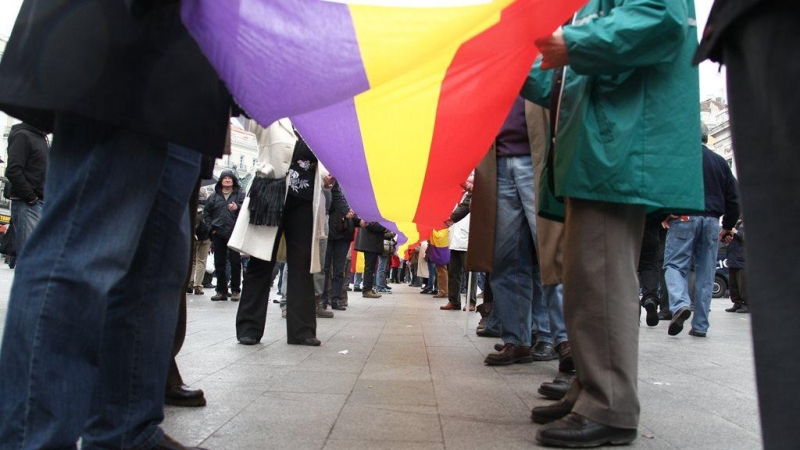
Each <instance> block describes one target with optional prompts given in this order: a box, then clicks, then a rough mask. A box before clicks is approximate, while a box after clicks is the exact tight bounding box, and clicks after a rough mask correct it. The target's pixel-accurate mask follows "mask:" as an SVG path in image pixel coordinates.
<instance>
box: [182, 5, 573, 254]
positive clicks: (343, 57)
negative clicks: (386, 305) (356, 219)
mask: <svg viewBox="0 0 800 450" xmlns="http://www.w3.org/2000/svg"><path fill="white" fill-rule="evenodd" d="M585 1H586V0H494V1H491V0H427V1H426V0H224V1H223V0H183V2H182V5H183V21H184V23H185V24H186V26H187V28H188V29H189V31H190V33H191V34H192V35H193V36H194V38H195V39H196V40H197V42H198V43H199V44H200V46H201V48H202V49H203V51H204V52H205V54H206V55H207V56H208V58H209V60H210V61H211V63H212V64H213V65H214V66H215V67H216V69H217V71H218V72H219V74H220V76H221V78H222V79H223V80H224V81H225V82H226V84H227V85H228V88H229V89H230V91H231V93H232V94H233V96H234V97H235V98H236V100H237V102H239V104H240V105H241V106H242V107H243V108H244V109H245V111H247V113H248V114H249V115H250V116H251V117H252V118H254V119H256V120H257V121H258V122H259V123H261V124H262V125H264V126H267V125H269V124H271V123H272V122H274V121H276V120H278V119H280V118H283V117H291V119H292V121H293V122H294V124H295V126H296V127H297V128H298V130H299V131H300V133H301V134H302V135H303V137H304V138H305V139H306V141H307V142H308V143H309V146H310V147H311V148H312V149H313V151H314V153H315V154H316V155H317V157H318V158H319V159H320V161H322V163H323V164H324V165H325V166H326V167H327V168H328V169H329V170H330V172H331V174H332V175H334V176H335V177H336V178H337V179H338V180H339V182H340V183H341V185H342V187H343V188H344V190H345V192H346V194H347V197H348V200H349V201H350V204H351V206H352V207H353V209H354V210H355V211H356V212H357V213H358V214H359V216H361V217H362V218H365V219H366V220H379V221H381V222H383V223H384V225H386V226H388V227H389V228H391V229H393V230H395V231H398V232H400V233H402V234H403V235H405V237H406V238H408V240H409V241H410V242H412V243H413V242H415V241H416V240H417V239H418V238H419V237H420V232H423V233H424V230H429V229H430V228H431V227H436V228H440V227H441V225H442V222H443V221H444V220H446V219H447V218H448V217H449V214H450V212H451V210H452V208H453V207H454V206H455V204H456V203H457V201H458V199H459V197H460V195H461V189H460V184H461V183H462V182H463V181H464V180H465V179H466V178H467V176H468V175H469V173H470V171H471V170H472V169H473V168H474V167H475V166H476V165H477V163H478V162H479V161H480V160H481V158H482V157H483V156H484V155H485V153H486V151H487V150H488V149H489V147H490V145H491V143H492V141H493V139H494V137H495V135H496V134H497V132H498V130H499V129H500V127H501V125H502V123H503V121H504V119H505V117H506V115H507V114H508V112H509V110H510V109H511V106H512V104H513V102H514V99H515V98H516V96H517V95H518V94H519V90H520V88H521V87H522V84H523V82H524V80H525V77H526V75H527V73H528V71H529V69H530V67H531V65H532V63H533V60H534V59H535V57H536V54H537V52H536V47H535V46H534V40H535V39H536V38H538V37H541V36H545V35H547V34H549V33H551V32H553V30H555V29H556V28H557V27H558V26H559V25H560V24H562V23H564V22H565V21H566V20H567V19H568V18H569V17H570V16H571V15H572V14H573V13H574V12H575V11H576V10H577V9H578V8H579V7H580V6H581V5H582V4H583V3H585Z"/></svg>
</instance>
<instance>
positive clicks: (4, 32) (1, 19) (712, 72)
mask: <svg viewBox="0 0 800 450" xmlns="http://www.w3.org/2000/svg"><path fill="white" fill-rule="evenodd" d="M338 1H342V0H338ZM712 3H713V0H695V6H696V8H697V23H698V34H701V33H702V31H703V28H705V25H706V21H707V20H708V11H709V10H710V9H711V4H712ZM20 5H22V0H0V36H3V37H6V38H7V37H8V36H9V35H10V34H11V28H12V27H13V26H14V20H15V19H16V17H17V14H18V13H19V7H20ZM711 97H722V98H727V95H726V92H725V72H724V70H723V72H721V73H720V72H718V67H717V65H716V64H712V63H709V62H704V63H703V64H701V65H700V99H701V100H705V99H707V98H711Z"/></svg>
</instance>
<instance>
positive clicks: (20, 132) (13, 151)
mask: <svg viewBox="0 0 800 450" xmlns="http://www.w3.org/2000/svg"><path fill="white" fill-rule="evenodd" d="M49 151H50V148H49V147H48V146H47V139H46V138H45V136H44V134H42V132H41V131H39V130H37V129H36V128H34V127H32V126H30V125H28V124H24V123H20V124H17V125H14V126H13V127H11V132H10V133H9V134H8V166H6V178H8V182H9V185H8V186H6V188H5V192H4V194H5V195H6V197H8V198H10V199H13V200H23V201H25V202H27V203H32V202H34V201H36V200H43V199H44V179H45V172H46V170H47V154H48V153H49Z"/></svg>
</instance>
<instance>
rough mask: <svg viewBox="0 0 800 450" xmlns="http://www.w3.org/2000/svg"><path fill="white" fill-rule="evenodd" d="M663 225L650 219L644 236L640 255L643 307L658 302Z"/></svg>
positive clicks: (640, 282) (656, 220)
mask: <svg viewBox="0 0 800 450" xmlns="http://www.w3.org/2000/svg"><path fill="white" fill-rule="evenodd" d="M660 230H661V223H660V222H659V221H658V219H655V218H648V219H647V223H646V224H645V228H644V235H643V236H642V251H641V254H640V255H639V284H640V285H641V289H642V306H644V304H645V302H647V301H652V302H655V306H657V301H658V284H659V278H660V276H659V272H660V271H661V267H660V266H659V265H658V247H659V244H658V243H659V232H660Z"/></svg>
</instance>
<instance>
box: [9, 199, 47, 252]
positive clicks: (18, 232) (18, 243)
mask: <svg viewBox="0 0 800 450" xmlns="http://www.w3.org/2000/svg"><path fill="white" fill-rule="evenodd" d="M41 217H42V202H36V204H34V205H30V204H28V203H26V202H24V201H22V200H12V201H11V220H13V221H14V246H15V247H16V248H17V254H19V252H20V251H22V245H23V244H24V243H25V241H27V240H28V236H30V235H31V233H33V229H34V228H35V227H36V224H37V223H39V219H40V218H41Z"/></svg>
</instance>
